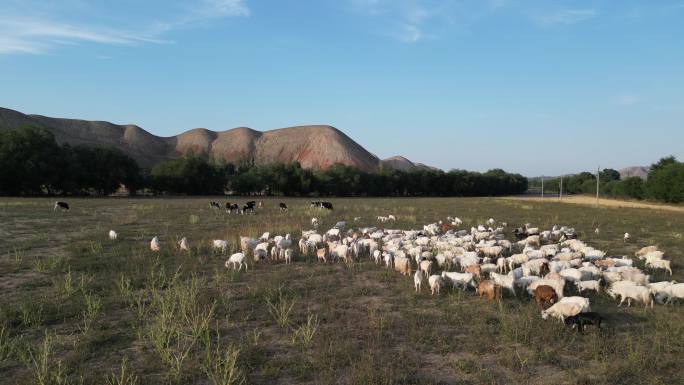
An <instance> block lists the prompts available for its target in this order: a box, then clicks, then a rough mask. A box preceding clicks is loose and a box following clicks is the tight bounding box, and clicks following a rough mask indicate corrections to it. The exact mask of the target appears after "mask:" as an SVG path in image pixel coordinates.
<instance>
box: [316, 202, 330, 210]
mask: <svg viewBox="0 0 684 385" xmlns="http://www.w3.org/2000/svg"><path fill="white" fill-rule="evenodd" d="M314 207H315V208H319V209H328V210H332V209H333V205H332V203H330V202H323V201H311V208H314Z"/></svg>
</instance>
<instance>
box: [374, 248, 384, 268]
mask: <svg viewBox="0 0 684 385" xmlns="http://www.w3.org/2000/svg"><path fill="white" fill-rule="evenodd" d="M373 261H375V264H376V265H379V264H381V263H382V252H381V251H380V250H375V251H373Z"/></svg>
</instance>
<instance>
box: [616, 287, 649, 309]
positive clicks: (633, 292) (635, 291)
mask: <svg viewBox="0 0 684 385" xmlns="http://www.w3.org/2000/svg"><path fill="white" fill-rule="evenodd" d="M608 291H609V293H610V294H611V296H613V297H615V296H618V295H619V296H620V303H619V304H618V307H619V306H622V303H623V302H624V301H625V299H627V306H628V307H629V306H631V305H632V300H635V301H637V302H642V303H643V304H644V307H645V308H646V307H648V304H649V303H650V304H651V308H653V297H652V296H651V292H650V291H649V290H648V288H646V287H644V286H637V285H618V286H616V285H613V286H611V288H610V289H608Z"/></svg>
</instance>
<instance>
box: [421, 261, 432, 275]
mask: <svg viewBox="0 0 684 385" xmlns="http://www.w3.org/2000/svg"><path fill="white" fill-rule="evenodd" d="M432 265H433V263H432V261H427V260H424V261H420V264H419V265H418V266H419V269H418V270H420V271H421V272H423V273H425V276H426V277H429V276H431V275H432V274H431V273H432Z"/></svg>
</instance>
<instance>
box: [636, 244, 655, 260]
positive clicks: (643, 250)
mask: <svg viewBox="0 0 684 385" xmlns="http://www.w3.org/2000/svg"><path fill="white" fill-rule="evenodd" d="M654 251H658V246H646V247H642V248H641V249H639V250H637V251H636V252H635V253H634V256H635V257H641V256H644V255H646V254H649V253H651V252H654ZM640 259H642V258H640Z"/></svg>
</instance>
